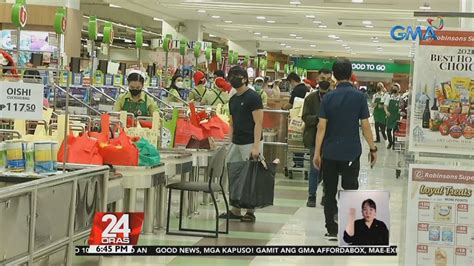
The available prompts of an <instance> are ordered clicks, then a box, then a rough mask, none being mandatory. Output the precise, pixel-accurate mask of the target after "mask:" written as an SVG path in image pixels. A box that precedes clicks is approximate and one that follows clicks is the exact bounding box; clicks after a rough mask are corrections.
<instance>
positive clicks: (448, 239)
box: [441, 227, 453, 244]
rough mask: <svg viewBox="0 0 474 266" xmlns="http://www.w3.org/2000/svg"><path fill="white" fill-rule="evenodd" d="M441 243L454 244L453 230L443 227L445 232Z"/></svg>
mask: <svg viewBox="0 0 474 266" xmlns="http://www.w3.org/2000/svg"><path fill="white" fill-rule="evenodd" d="M441 241H443V242H445V243H448V244H452V243H453V228H451V227H443V231H442V233H441Z"/></svg>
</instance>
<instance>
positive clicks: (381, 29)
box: [81, 0, 460, 60]
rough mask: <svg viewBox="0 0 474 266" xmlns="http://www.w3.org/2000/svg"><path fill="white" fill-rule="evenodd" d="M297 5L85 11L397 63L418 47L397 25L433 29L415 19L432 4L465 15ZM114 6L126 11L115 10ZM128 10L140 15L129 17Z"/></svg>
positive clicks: (214, 3)
mask: <svg viewBox="0 0 474 266" xmlns="http://www.w3.org/2000/svg"><path fill="white" fill-rule="evenodd" d="M292 1H293V0H102V1H91V0H86V1H81V9H82V10H84V11H85V12H86V13H100V12H102V13H104V16H108V17H107V19H110V20H112V21H114V20H125V21H128V22H129V24H135V25H140V26H143V27H144V28H148V29H150V30H157V31H159V30H160V29H161V23H160V22H159V21H155V20H153V18H154V17H155V18H159V19H163V20H165V21H166V22H168V23H170V24H171V25H177V24H178V23H179V22H184V23H186V20H193V21H199V22H200V23H202V25H203V28H204V31H205V33H207V34H212V35H215V36H217V37H220V38H225V39H228V40H232V41H242V42H245V41H257V42H258V44H259V49H261V50H267V51H282V52H283V53H286V54H293V55H311V56H346V57H352V58H368V59H369V58H373V59H375V58H378V59H394V60H406V59H409V55H410V48H411V47H412V43H411V42H409V41H406V42H403V41H402V42H396V41H394V40H392V39H391V38H390V33H389V32H390V29H391V28H392V27H393V26H394V25H427V23H426V21H424V19H426V18H415V17H414V16H413V12H414V11H420V6H423V5H429V6H430V10H429V11H445V12H446V11H453V12H458V11H460V4H459V2H460V1H459V0H421V1H420V0H397V1H394V0H363V3H352V1H356V0H299V2H300V3H301V4H299V5H295V4H290V2H292ZM98 2H99V4H98V6H97V3H98ZM108 3H111V4H114V5H118V6H120V7H121V8H111V7H109V6H108ZM83 7H84V8H83ZM98 7H99V8H98ZM100 9H103V10H102V11H100ZM124 10H127V11H129V12H132V14H135V15H130V13H129V15H128V16H127V15H125V14H124V13H123V12H124ZM213 16H214V17H213ZM215 16H220V17H219V18H217V17H215ZM257 17H258V18H257ZM364 23H366V24H364ZM369 23H370V24H369ZM459 23H460V22H459V19H445V25H446V28H448V29H449V28H457V27H459ZM367 24H368V25H367ZM283 44H284V45H283Z"/></svg>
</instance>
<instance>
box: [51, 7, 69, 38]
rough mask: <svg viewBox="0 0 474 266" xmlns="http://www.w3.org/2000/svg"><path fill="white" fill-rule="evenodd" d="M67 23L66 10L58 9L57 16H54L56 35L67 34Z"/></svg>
mask: <svg viewBox="0 0 474 266" xmlns="http://www.w3.org/2000/svg"><path fill="white" fill-rule="evenodd" d="M66 23H67V21H66V9H65V8H64V7H58V9H57V10H56V15H55V16H54V32H56V34H63V33H64V32H66Z"/></svg>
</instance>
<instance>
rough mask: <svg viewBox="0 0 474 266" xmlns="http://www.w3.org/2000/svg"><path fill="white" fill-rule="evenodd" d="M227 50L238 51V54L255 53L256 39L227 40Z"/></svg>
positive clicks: (250, 54)
mask: <svg viewBox="0 0 474 266" xmlns="http://www.w3.org/2000/svg"><path fill="white" fill-rule="evenodd" d="M227 45H228V46H229V50H232V51H234V52H237V53H239V55H249V56H256V55H257V41H250V40H249V41H229V42H228V43H227Z"/></svg>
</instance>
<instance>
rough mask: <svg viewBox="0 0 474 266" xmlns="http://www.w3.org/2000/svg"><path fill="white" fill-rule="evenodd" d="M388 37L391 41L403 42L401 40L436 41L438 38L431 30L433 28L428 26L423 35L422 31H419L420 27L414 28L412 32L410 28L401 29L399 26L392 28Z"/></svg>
mask: <svg viewBox="0 0 474 266" xmlns="http://www.w3.org/2000/svg"><path fill="white" fill-rule="evenodd" d="M390 36H391V37H392V39H394V40H395V41H403V40H405V41H406V40H409V39H411V40H413V41H416V40H417V39H420V40H424V41H425V40H429V39H432V40H435V41H437V40H438V36H436V31H435V30H434V29H433V27H431V26H429V27H427V28H426V31H425V33H424V34H423V30H422V29H421V26H416V28H415V29H414V30H413V28H412V27H411V26H408V27H406V28H405V27H403V26H400V25H397V26H395V27H393V28H392V30H391V31H390Z"/></svg>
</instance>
